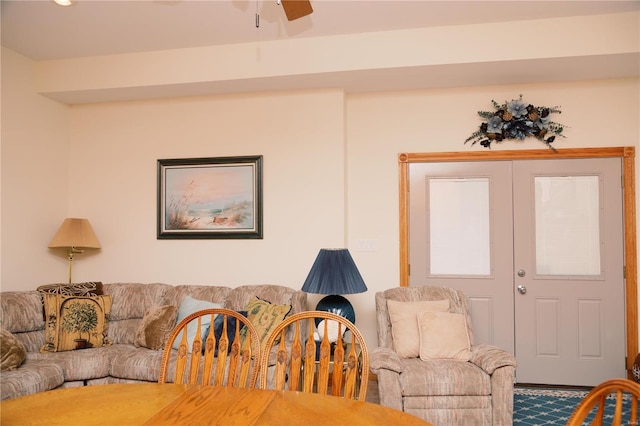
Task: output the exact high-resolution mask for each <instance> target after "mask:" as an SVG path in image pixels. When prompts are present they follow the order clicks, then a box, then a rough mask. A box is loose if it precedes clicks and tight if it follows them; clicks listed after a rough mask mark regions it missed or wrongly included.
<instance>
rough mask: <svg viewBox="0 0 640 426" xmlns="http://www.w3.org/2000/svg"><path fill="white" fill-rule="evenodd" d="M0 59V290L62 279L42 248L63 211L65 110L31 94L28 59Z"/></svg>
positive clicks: (66, 174)
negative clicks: (0, 162)
mask: <svg viewBox="0 0 640 426" xmlns="http://www.w3.org/2000/svg"><path fill="white" fill-rule="evenodd" d="M1 58H2V116H1V118H2V127H1V134H0V136H1V138H2V146H1V149H2V164H1V179H0V181H1V184H2V200H1V210H2V215H1V218H2V222H1V228H2V233H1V235H2V239H1V240H0V243H1V245H2V257H1V265H2V268H1V280H0V288H1V289H2V290H16V289H28V288H35V287H36V285H38V284H40V283H43V282H50V281H52V280H64V279H65V278H64V277H65V275H64V274H65V268H66V266H65V265H62V264H58V263H60V262H59V261H58V259H56V258H55V257H53V256H51V254H50V253H49V252H48V249H47V244H48V243H49V240H50V239H51V237H53V233H54V232H55V230H56V229H57V227H58V226H60V223H62V219H63V218H64V217H65V216H66V215H67V213H68V203H69V185H68V184H69V182H68V177H69V132H70V127H69V114H68V112H69V107H67V106H66V105H62V104H59V103H57V102H55V101H52V100H50V99H47V98H45V97H43V96H41V95H38V94H36V90H35V79H34V69H33V65H34V64H33V62H32V61H30V60H28V59H26V58H24V57H23V56H20V55H18V54H16V53H14V52H12V51H10V50H7V49H5V48H2V53H1ZM78 213H80V212H78ZM59 268H62V270H61V271H60V272H59V273H56V275H52V272H53V271H58V270H59Z"/></svg>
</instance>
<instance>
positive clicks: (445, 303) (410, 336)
mask: <svg viewBox="0 0 640 426" xmlns="http://www.w3.org/2000/svg"><path fill="white" fill-rule="evenodd" d="M387 309H388V310H389V319H390V320H391V336H392V337H393V348H394V350H395V351H396V353H397V354H398V355H399V356H400V358H417V357H418V356H419V355H420V330H419V329H418V321H417V319H416V318H417V316H418V313H420V312H422V311H432V312H447V311H449V299H443V300H421V301H417V302H400V301H397V300H387Z"/></svg>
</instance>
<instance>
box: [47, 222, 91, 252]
mask: <svg viewBox="0 0 640 426" xmlns="http://www.w3.org/2000/svg"><path fill="white" fill-rule="evenodd" d="M56 247H82V248H95V249H98V248H100V242H98V238H97V237H96V234H95V233H94V232H93V228H91V224H90V223H89V221H88V220H87V219H78V218H67V219H65V220H64V222H62V225H60V229H58V232H57V233H56V235H54V236H53V239H52V240H51V242H50V243H49V248H56Z"/></svg>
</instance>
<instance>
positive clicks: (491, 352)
mask: <svg viewBox="0 0 640 426" xmlns="http://www.w3.org/2000/svg"><path fill="white" fill-rule="evenodd" d="M469 361H470V362H471V363H473V364H475V365H477V366H478V367H480V368H482V369H483V370H484V371H485V372H486V373H487V374H489V375H491V374H493V372H494V371H495V370H496V369H497V368H500V367H506V366H511V367H514V368H515V367H516V365H517V364H516V358H515V357H514V356H513V355H511V354H510V353H509V352H507V351H505V350H504V349H501V348H499V347H497V346H493V345H488V344H484V343H483V344H479V345H475V346H472V347H471V359H470V360H469Z"/></svg>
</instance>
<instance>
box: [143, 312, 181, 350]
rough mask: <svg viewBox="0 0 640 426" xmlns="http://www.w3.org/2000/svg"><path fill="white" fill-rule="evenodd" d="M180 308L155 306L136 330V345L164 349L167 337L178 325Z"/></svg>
mask: <svg viewBox="0 0 640 426" xmlns="http://www.w3.org/2000/svg"><path fill="white" fill-rule="evenodd" d="M177 317H178V308H176V307H175V306H172V305H164V306H155V307H153V308H151V309H150V310H149V311H147V313H146V314H145V316H144V318H143V319H142V323H141V324H140V327H138V330H137V331H136V336H135V339H134V342H133V343H134V345H135V346H136V347H143V348H149V349H153V350H159V349H163V348H164V345H165V342H166V341H167V337H168V335H169V333H170V332H171V330H173V327H175V325H176V318H177Z"/></svg>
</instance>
